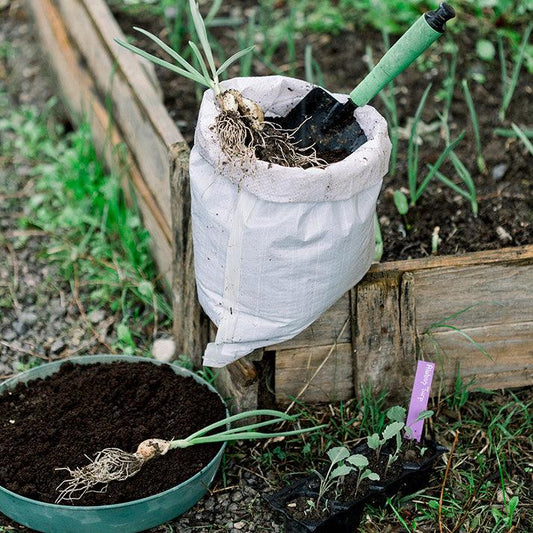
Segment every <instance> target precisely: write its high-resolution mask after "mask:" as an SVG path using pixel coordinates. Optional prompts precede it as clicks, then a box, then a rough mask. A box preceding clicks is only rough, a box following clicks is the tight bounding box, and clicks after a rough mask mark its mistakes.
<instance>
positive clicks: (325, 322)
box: [27, 0, 533, 409]
mask: <svg viewBox="0 0 533 533" xmlns="http://www.w3.org/2000/svg"><path fill="white" fill-rule="evenodd" d="M27 4H28V7H29V8H30V11H31V13H32V14H33V17H34V19H35V23H36V26H37V29H38V34H39V36H40V39H41V42H42V47H43V50H45V51H46V52H47V54H48V59H49V61H50V64H51V66H52V69H53V71H54V72H55V74H56V76H57V81H58V84H59V88H60V90H61V92H62V94H63V96H64V99H65V101H66V102H67V104H68V107H69V109H70V110H71V112H72V115H73V118H74V119H75V120H77V119H79V117H80V116H81V115H85V117H86V118H87V119H88V120H89V121H90V123H91V126H92V129H93V135H94V139H95V143H96V145H97V147H98V148H99V149H100V151H101V153H102V154H103V155H104V156H105V158H106V161H107V162H108V164H109V166H110V167H111V168H119V169H121V170H122V171H123V170H124V168H126V170H127V172H123V175H127V176H129V179H126V181H125V183H124V188H125V190H126V191H129V192H131V193H133V196H134V197H135V198H136V201H137V203H138V205H139V208H140V210H141V213H142V216H143V219H144V223H145V225H146V227H147V228H148V230H149V231H150V233H151V235H152V237H153V248H154V254H155V258H156V261H157V263H158V265H159V269H160V272H161V273H162V274H163V275H164V276H166V278H167V280H168V281H169V285H170V286H171V290H172V297H173V305H174V318H175V324H174V333H175V338H176V342H177V350H178V353H183V354H186V355H188V356H191V357H192V358H193V360H194V361H195V363H196V364H197V365H199V364H200V361H201V356H202V352H203V349H204V347H205V344H206V343H207V342H208V341H209V340H210V339H212V338H213V335H214V333H213V327H212V326H211V325H210V324H209V321H208V320H206V317H205V316H204V315H203V313H202V311H201V309H200V307H199V305H198V302H197V300H196V296H195V287H194V271H193V260H192V259H193V256H192V242H191V228H190V218H189V184H188V171H187V166H188V153H189V152H188V147H187V145H186V144H185V142H184V140H183V137H182V136H181V134H180V132H179V131H178V129H177V128H176V126H175V125H174V122H173V121H172V120H171V119H170V117H169V116H168V113H167V112H166V109H165V108H164V106H163V104H162V102H161V92H160V88H159V86H158V83H157V81H156V79H155V77H154V75H153V72H152V71H151V69H150V68H149V67H147V66H146V64H145V63H142V65H141V62H140V61H139V60H138V59H137V58H136V57H135V56H134V55H132V54H131V53H129V52H127V51H125V50H123V49H121V48H120V47H119V46H117V45H116V44H115V43H114V41H113V39H114V38H116V37H118V38H124V36H123V34H122V32H121V31H120V29H119V27H118V25H117V23H116V21H115V20H114V19H113V16H112V15H111V13H110V12H109V10H108V8H107V6H106V4H105V2H104V1H103V0H27ZM106 101H111V102H112V109H113V113H112V116H111V117H110V116H109V114H108V112H107V106H106V103H105V102H106ZM117 146H121V149H120V150H117V149H116V148H117ZM117 153H118V154H121V155H120V157H118V156H117ZM532 267H533V246H531V245H529V246H523V247H519V248H507V249H503V250H497V251H489V252H479V253H470V254H465V255H461V256H450V257H431V258H428V259H416V260H409V261H396V262H389V263H383V264H376V265H374V266H373V267H372V268H371V269H370V271H369V273H368V274H367V276H366V277H365V278H364V279H363V280H362V281H361V282H360V283H359V284H358V285H357V286H356V287H354V288H352V289H351V290H350V291H349V292H347V293H346V294H345V295H344V296H343V297H342V298H341V299H340V300H339V301H338V302H337V303H336V304H335V305H334V306H333V307H332V308H331V309H329V310H328V311H327V312H326V313H325V314H324V315H323V316H322V317H321V318H320V319H319V320H317V321H316V322H315V323H314V324H313V325H312V326H311V327H309V328H308V329H307V330H306V331H304V332H303V333H301V334H300V335H298V336H297V337H296V338H294V339H292V340H291V341H288V342H285V343H283V344H279V345H275V346H270V347H268V348H266V349H264V350H259V351H256V352H254V354H251V355H250V356H247V357H245V358H243V359H241V360H239V361H237V362H236V363H234V364H232V365H229V366H228V367H226V368H225V369H223V370H221V371H218V372H217V379H218V381H219V385H220V386H221V387H222V388H223V389H224V390H225V391H226V394H227V395H228V396H231V397H232V399H233V401H234V404H235V408H236V409H243V408H247V407H254V406H256V405H258V404H263V405H265V404H268V403H271V402H272V401H273V400H275V401H276V402H277V403H279V404H286V403H288V402H289V401H291V400H292V399H293V398H299V399H301V400H303V401H305V402H324V401H332V400H339V399H348V398H351V397H353V396H355V395H356V394H357V393H358V391H359V388H360V387H361V386H362V385H364V384H368V385H371V386H373V387H374V388H375V389H376V390H386V391H389V392H390V393H392V395H393V396H397V397H399V398H403V397H404V396H405V395H406V394H407V391H408V388H409V386H410V384H411V380H412V376H413V373H414V367H415V362H416V360H417V359H418V358H420V357H424V358H426V359H429V360H434V361H436V362H437V364H438V368H439V372H438V374H437V375H438V376H440V384H441V385H442V386H443V387H444V388H445V389H449V388H450V387H452V386H453V384H454V382H455V379H456V376H457V372H458V370H460V375H461V378H462V380H463V382H464V383H466V384H468V383H470V382H471V380H474V381H473V385H474V386H479V387H484V388H493V389H494V388H502V387H518V386H525V385H531V384H533V268H532ZM449 317H452V318H449ZM447 318H449V321H448V323H447V324H448V326H453V328H451V327H446V324H444V327H442V326H441V327H437V325H438V324H441V325H442V324H443V321H445V320H446V319H447ZM456 328H458V329H456ZM469 338H470V339H473V340H474V341H475V342H476V343H477V344H478V346H476V345H475V344H474V343H472V342H471V341H470V340H469ZM480 347H481V348H482V349H483V350H485V351H486V353H483V352H482V350H480ZM487 354H488V355H487ZM436 391H437V388H434V389H433V392H436Z"/></svg>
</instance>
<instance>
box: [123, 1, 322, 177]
mask: <svg viewBox="0 0 533 533" xmlns="http://www.w3.org/2000/svg"><path fill="white" fill-rule="evenodd" d="M189 7H190V10H191V16H192V20H193V23H194V29H195V31H196V35H197V37H198V42H199V46H198V45H197V44H196V43H194V42H192V41H190V42H189V46H190V48H191V50H192V53H193V56H194V58H195V59H196V61H197V62H198V64H199V66H200V67H199V69H197V68H195V67H194V66H193V65H192V64H191V63H190V62H189V61H187V60H186V59H185V58H184V57H183V55H180V54H178V53H177V52H176V51H175V50H173V49H172V48H171V47H170V46H168V45H167V44H165V43H164V42H163V41H161V39H159V38H158V37H156V36H155V35H153V34H152V33H150V32H148V31H146V30H143V29H141V28H134V29H135V30H137V31H139V32H141V33H142V34H143V35H145V36H146V37H148V38H149V39H151V40H152V41H153V42H154V43H155V44H157V45H158V46H159V47H160V48H161V49H162V50H163V51H164V52H166V53H167V54H168V55H169V56H170V57H172V58H173V59H174V61H175V62H176V63H177V65H175V64H172V63H169V62H168V61H165V60H163V59H160V58H159V57H156V56H154V55H152V54H150V53H148V52H145V51H144V50H142V49H140V48H138V47H136V46H133V45H131V44H129V43H126V42H123V41H120V40H117V39H115V40H116V42H117V43H118V44H120V45H121V46H123V47H124V48H126V49H128V50H130V51H131V52H134V53H135V54H138V55H140V56H141V57H143V58H145V59H148V60H149V61H152V62H153V63H155V64H157V65H160V66H162V67H165V68H167V69H169V70H171V71H173V72H175V73H177V74H179V75H180V76H183V77H185V78H187V79H190V80H192V81H195V82H196V83H199V84H200V85H202V86H204V87H207V88H208V89H212V90H213V92H214V94H215V102H216V104H217V105H218V107H219V108H220V113H219V115H218V116H217V117H216V119H215V124H214V131H215V133H216V135H217V137H218V140H219V143H220V148H221V150H222V152H223V153H224V154H225V155H226V157H227V158H228V161H230V162H232V163H240V164H241V166H247V165H249V164H251V163H253V161H254V160H255V158H256V148H257V147H262V146H265V145H266V144H269V145H270V146H271V147H272V148H273V149H274V150H275V151H276V152H275V153H274V154H273V155H272V156H271V157H270V159H269V162H270V163H277V164H279V165H283V166H294V167H309V166H325V162H324V161H323V160H321V159H318V158H317V157H316V153H315V151H314V150H313V149H312V148H308V149H302V148H299V147H298V146H296V145H295V144H294V143H293V142H292V137H291V135H290V132H287V131H285V130H282V129H281V128H280V127H279V126H276V125H275V124H273V123H271V122H268V121H265V119H264V113H263V110H262V109H261V107H260V106H259V104H257V103H256V102H254V101H252V100H249V99H248V98H245V97H244V96H243V95H242V94H241V93H240V92H238V91H236V90H234V89H228V90H226V91H224V90H223V89H222V87H221V85H220V77H221V75H222V74H223V73H224V72H225V71H226V70H227V69H228V68H229V66H230V65H231V64H233V63H234V62H235V61H237V60H239V59H240V58H242V57H243V56H245V55H246V54H249V53H250V52H251V51H252V49H253V46H249V47H247V48H245V49H244V50H240V51H239V52H237V53H235V54H233V55H232V56H231V57H230V58H229V59H227V60H226V61H224V62H223V63H222V65H221V66H220V67H218V68H217V67H216V65H215V59H214V56H213V51H212V50H211V46H210V43H209V39H208V37H207V30H206V27H205V23H204V20H203V19H202V17H201V15H200V10H199V8H198V4H197V3H196V2H195V0H189Z"/></svg>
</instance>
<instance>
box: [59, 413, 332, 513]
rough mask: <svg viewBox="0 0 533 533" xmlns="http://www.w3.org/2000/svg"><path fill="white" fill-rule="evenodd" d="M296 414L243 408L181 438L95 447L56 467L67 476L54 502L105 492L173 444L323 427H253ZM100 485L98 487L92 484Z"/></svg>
mask: <svg viewBox="0 0 533 533" xmlns="http://www.w3.org/2000/svg"><path fill="white" fill-rule="evenodd" d="M260 416H266V417H270V418H269V419H268V420H264V421H262V422H254V423H251V424H246V425H244V426H241V427H236V428H231V427H230V424H232V423H233V422H238V421H239V420H242V419H244V418H256V417H260ZM297 417H298V415H288V414H286V413H283V412H281V411H276V410H273V409H257V410H253V411H245V412H243V413H239V414H236V415H233V416H229V417H226V418H223V419H222V420H219V421H218V422H214V423H213V424H210V425H209V426H206V427H204V428H202V429H200V430H198V431H196V432H195V433H192V434H191V435H189V436H188V437H186V438H184V439H170V440H164V439H155V438H154V439H147V440H144V441H143V442H141V443H140V444H139V446H138V447H137V450H136V451H135V452H134V453H129V452H126V451H124V450H121V449H119V448H105V449H103V450H101V451H99V452H98V453H97V454H96V456H95V458H94V460H93V461H91V462H90V463H89V464H88V465H86V466H83V467H78V468H68V467H63V468H58V469H57V470H66V471H67V472H68V473H69V475H70V478H68V479H65V480H64V481H63V482H61V484H60V485H59V486H58V487H57V490H58V491H59V496H58V497H57V499H56V501H55V503H61V502H62V501H64V500H68V501H73V500H79V499H80V498H82V497H83V495H84V494H85V493H87V492H105V491H106V489H107V485H108V484H109V483H110V482H111V481H125V480H126V479H128V478H130V477H132V476H134V475H135V474H137V472H139V471H140V470H141V468H142V467H143V465H144V464H145V463H146V462H148V461H150V460H151V459H155V458H156V457H159V456H161V455H165V454H166V453H168V452H169V451H171V450H175V449H177V448H188V447H189V446H195V445H197V444H208V443H213V442H228V441H234V440H255V439H270V438H274V437H287V436H290V435H300V434H302V433H309V432H312V431H318V430H320V429H322V428H323V427H325V424H322V425H319V426H313V427H310V428H300V429H293V430H289V431H279V432H274V433H263V432H260V431H257V429H259V428H262V427H265V426H270V425H272V424H277V423H281V422H287V421H288V422H294V421H295V420H296V419H297ZM221 427H225V428H226V429H224V430H222V431H219V432H217V433H211V432H212V431H213V430H216V429H218V428H221ZM98 485H100V487H99V488H96V487H97V486H98Z"/></svg>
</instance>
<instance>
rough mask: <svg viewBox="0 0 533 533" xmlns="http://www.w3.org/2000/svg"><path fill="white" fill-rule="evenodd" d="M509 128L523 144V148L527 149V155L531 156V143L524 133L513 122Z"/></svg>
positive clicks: (532, 151)
mask: <svg viewBox="0 0 533 533" xmlns="http://www.w3.org/2000/svg"><path fill="white" fill-rule="evenodd" d="M511 126H512V128H513V131H514V132H515V133H516V135H517V137H518V138H519V139H520V140H521V141H522V142H523V143H524V146H525V147H526V148H527V149H528V151H529V153H530V154H531V155H533V144H531V141H530V140H529V139H528V138H527V135H526V134H525V132H523V131H522V130H521V129H520V128H519V127H518V126H517V125H516V124H515V123H514V122H513V124H511Z"/></svg>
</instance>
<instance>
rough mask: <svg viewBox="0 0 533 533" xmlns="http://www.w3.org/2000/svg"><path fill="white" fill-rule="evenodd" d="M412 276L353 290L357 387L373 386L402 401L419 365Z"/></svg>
mask: <svg viewBox="0 0 533 533" xmlns="http://www.w3.org/2000/svg"><path fill="white" fill-rule="evenodd" d="M412 292H413V287H412V279H411V278H407V279H405V280H403V279H402V278H401V277H400V276H397V275H394V274H391V275H388V276H383V277H382V278H381V279H379V280H374V281H371V282H366V281H364V280H363V281H362V282H361V283H359V285H358V286H357V287H356V288H355V289H354V297H353V316H354V319H353V320H354V328H353V333H354V338H353V345H354V354H355V357H354V377H355V390H357V391H359V390H360V388H361V387H362V386H363V385H364V386H368V385H371V386H372V387H373V388H374V390H375V391H376V392H378V391H385V392H388V393H389V394H390V396H391V399H394V400H398V401H400V400H403V399H405V398H406V397H407V396H408V394H409V388H410V385H411V381H412V376H413V375H414V370H415V365H416V353H415V352H414V351H413V349H414V347H415V346H416V331H415V326H414V323H413V320H412V317H413V316H414V312H413V310H412V309H411V308H410V306H412V305H413V299H412Z"/></svg>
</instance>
